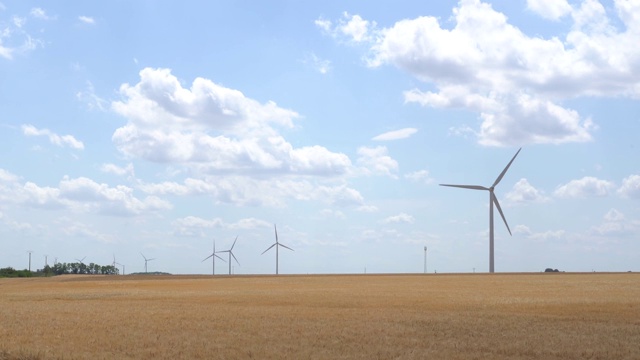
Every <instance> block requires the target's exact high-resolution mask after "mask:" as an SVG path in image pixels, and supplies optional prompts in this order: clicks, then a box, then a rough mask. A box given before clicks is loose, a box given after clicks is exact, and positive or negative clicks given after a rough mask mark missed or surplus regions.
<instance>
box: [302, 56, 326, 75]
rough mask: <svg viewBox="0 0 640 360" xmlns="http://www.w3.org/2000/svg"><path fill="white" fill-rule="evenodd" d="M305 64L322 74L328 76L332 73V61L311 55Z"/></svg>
mask: <svg viewBox="0 0 640 360" xmlns="http://www.w3.org/2000/svg"><path fill="white" fill-rule="evenodd" d="M304 63H305V64H308V65H311V67H313V68H314V69H315V70H316V71H317V72H319V73H320V74H327V73H329V71H331V61H329V60H324V59H320V58H319V57H318V56H317V55H316V54H314V53H311V54H310V55H309V56H307V58H306V59H305V60H304Z"/></svg>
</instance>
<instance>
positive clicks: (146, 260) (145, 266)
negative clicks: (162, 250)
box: [140, 253, 155, 274]
mask: <svg viewBox="0 0 640 360" xmlns="http://www.w3.org/2000/svg"><path fill="white" fill-rule="evenodd" d="M140 255H142V257H143V258H144V273H145V274H146V273H147V263H148V262H149V261H151V260H155V258H151V259H147V257H146V256H144V254H143V253H140Z"/></svg>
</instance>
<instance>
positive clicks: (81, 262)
mask: <svg viewBox="0 0 640 360" xmlns="http://www.w3.org/2000/svg"><path fill="white" fill-rule="evenodd" d="M86 258H87V257H86V256H85V257H83V258H82V259H76V261H77V262H79V263H80V264H82V265H84V263H83V261H84V259H86Z"/></svg>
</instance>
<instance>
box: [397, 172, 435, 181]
mask: <svg viewBox="0 0 640 360" xmlns="http://www.w3.org/2000/svg"><path fill="white" fill-rule="evenodd" d="M404 177H405V178H407V179H409V180H411V181H415V182H422V183H425V184H431V183H432V182H433V179H432V178H430V177H429V171H427V170H418V171H414V172H411V173H408V174H405V175H404Z"/></svg>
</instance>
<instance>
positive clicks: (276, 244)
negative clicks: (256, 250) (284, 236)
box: [260, 224, 293, 275]
mask: <svg viewBox="0 0 640 360" xmlns="http://www.w3.org/2000/svg"><path fill="white" fill-rule="evenodd" d="M273 230H275V232H276V242H275V243H274V244H273V245H271V246H269V248H267V250H265V251H263V252H262V254H260V255H263V254H264V253H266V252H267V251H269V250H271V248H272V247H274V246H275V247H276V275H278V247H280V246H282V247H283V248H285V249H289V250H291V251H293V249H292V248H290V247H288V246H286V245H282V244H280V243H279V242H278V229H277V228H276V224H273Z"/></svg>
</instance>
